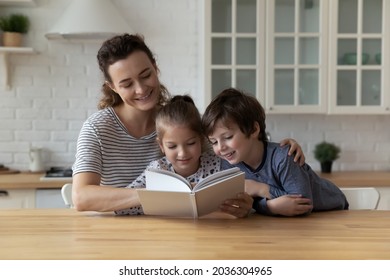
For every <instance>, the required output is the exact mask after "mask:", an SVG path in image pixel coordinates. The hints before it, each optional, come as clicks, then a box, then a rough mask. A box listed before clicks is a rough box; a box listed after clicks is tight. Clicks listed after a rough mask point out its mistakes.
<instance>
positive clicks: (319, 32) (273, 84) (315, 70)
mask: <svg viewBox="0 0 390 280" xmlns="http://www.w3.org/2000/svg"><path fill="white" fill-rule="evenodd" d="M326 3H327V2H326V1H320V0H272V1H267V24H266V34H267V35H266V39H267V47H266V65H267V68H266V69H267V70H266V90H265V92H266V93H267V97H266V108H267V110H269V111H270V112H283V113H290V112H291V113H293V112H297V113H325V112H326V109H327V107H326V105H327V103H326V90H327V88H326V86H327V84H326V82H325V81H326V78H327V75H326V74H327V72H326V71H327V56H326V51H324V50H326V43H327V41H326V39H327V28H326V27H327V25H326V21H325V17H324V14H326V6H325V4H326Z"/></svg>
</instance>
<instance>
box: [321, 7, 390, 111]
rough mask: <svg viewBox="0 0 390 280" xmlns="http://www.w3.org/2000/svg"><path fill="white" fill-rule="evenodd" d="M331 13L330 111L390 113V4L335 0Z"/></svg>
mask: <svg viewBox="0 0 390 280" xmlns="http://www.w3.org/2000/svg"><path fill="white" fill-rule="evenodd" d="M330 10H331V11H330V12H331V15H334V16H333V20H332V22H331V29H330V39H331V46H330V72H329V76H330V94H331V95H330V97H331V99H330V106H329V111H330V112H331V113H343V114H344V113H352V114H354V113H359V114H364V113H368V114H380V113H390V112H389V90H388V89H389V85H390V84H389V78H388V77H389V63H388V50H389V47H390V45H389V27H390V26H389V24H390V21H389V16H390V1H388V0H342V1H341V0H332V1H331V7H330ZM385 51H386V52H387V53H386V54H385ZM386 61H387V63H386Z"/></svg>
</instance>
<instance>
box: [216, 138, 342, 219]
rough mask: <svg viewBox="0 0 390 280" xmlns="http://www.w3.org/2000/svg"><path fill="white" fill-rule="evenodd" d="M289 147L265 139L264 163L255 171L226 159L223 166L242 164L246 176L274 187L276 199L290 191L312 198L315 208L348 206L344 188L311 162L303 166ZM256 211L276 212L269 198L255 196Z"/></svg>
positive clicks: (325, 209)
mask: <svg viewBox="0 0 390 280" xmlns="http://www.w3.org/2000/svg"><path fill="white" fill-rule="evenodd" d="M289 148H290V147H289V146H288V145H285V146H282V147H281V146H280V144H279V143H273V142H265V145H264V155H263V159H262V162H261V164H260V166H259V167H258V168H257V169H256V170H253V169H252V168H250V167H249V166H248V165H246V164H245V163H243V162H240V163H238V164H235V165H232V164H229V162H227V161H226V160H223V161H222V169H227V168H231V167H239V168H240V169H241V170H242V171H243V172H245V178H246V179H252V180H254V181H257V182H261V183H265V184H268V185H269V186H270V194H271V196H272V198H277V197H279V196H282V195H287V194H301V195H302V196H303V197H306V198H310V199H311V201H312V203H313V210H312V211H327V210H343V209H348V202H347V200H346V198H345V195H344V194H343V193H342V191H341V190H340V189H339V188H338V187H337V186H336V185H334V184H333V183H332V182H330V181H328V180H326V179H324V178H321V177H320V176H318V174H317V173H316V172H314V171H313V170H312V169H311V167H310V166H309V165H308V164H306V163H305V164H304V165H303V166H299V164H298V163H296V162H294V157H293V156H289V155H288V150H289ZM254 199H255V201H254V203H253V207H254V209H255V210H256V212H258V213H261V214H266V215H272V214H271V212H270V211H269V209H268V207H267V203H266V199H265V198H261V197H257V198H254Z"/></svg>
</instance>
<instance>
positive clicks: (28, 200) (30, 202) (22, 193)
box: [0, 189, 35, 209]
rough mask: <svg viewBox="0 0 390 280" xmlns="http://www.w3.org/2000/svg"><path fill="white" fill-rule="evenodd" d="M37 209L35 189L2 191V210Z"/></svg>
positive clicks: (0, 206) (0, 195)
mask: <svg viewBox="0 0 390 280" xmlns="http://www.w3.org/2000/svg"><path fill="white" fill-rule="evenodd" d="M6 208H35V189H16V190H14V189H12V190H8V189H1V190H0V209H6Z"/></svg>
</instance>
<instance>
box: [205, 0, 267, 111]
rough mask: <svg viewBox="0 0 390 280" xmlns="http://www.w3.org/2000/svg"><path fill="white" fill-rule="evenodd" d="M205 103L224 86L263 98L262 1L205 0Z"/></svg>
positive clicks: (263, 45) (263, 15)
mask: <svg viewBox="0 0 390 280" xmlns="http://www.w3.org/2000/svg"><path fill="white" fill-rule="evenodd" d="M204 6H205V15H206V16H205V19H206V21H205V35H206V37H205V66H206V67H205V68H206V69H205V86H206V89H205V93H206V94H205V104H209V102H210V101H211V99H212V98H213V97H215V96H216V95H217V94H218V93H219V92H220V91H221V90H223V89H225V88H227V87H230V86H232V87H237V88H240V89H243V90H245V91H247V92H249V93H251V94H253V95H255V96H256V97H257V98H258V99H259V100H264V87H263V85H264V77H265V76H264V70H265V69H264V67H263V65H264V61H265V56H264V55H265V52H264V48H265V44H264V35H265V33H264V32H265V29H264V25H265V20H264V19H265V1H264V0H240V1H236V0H211V1H205V2H204Z"/></svg>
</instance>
